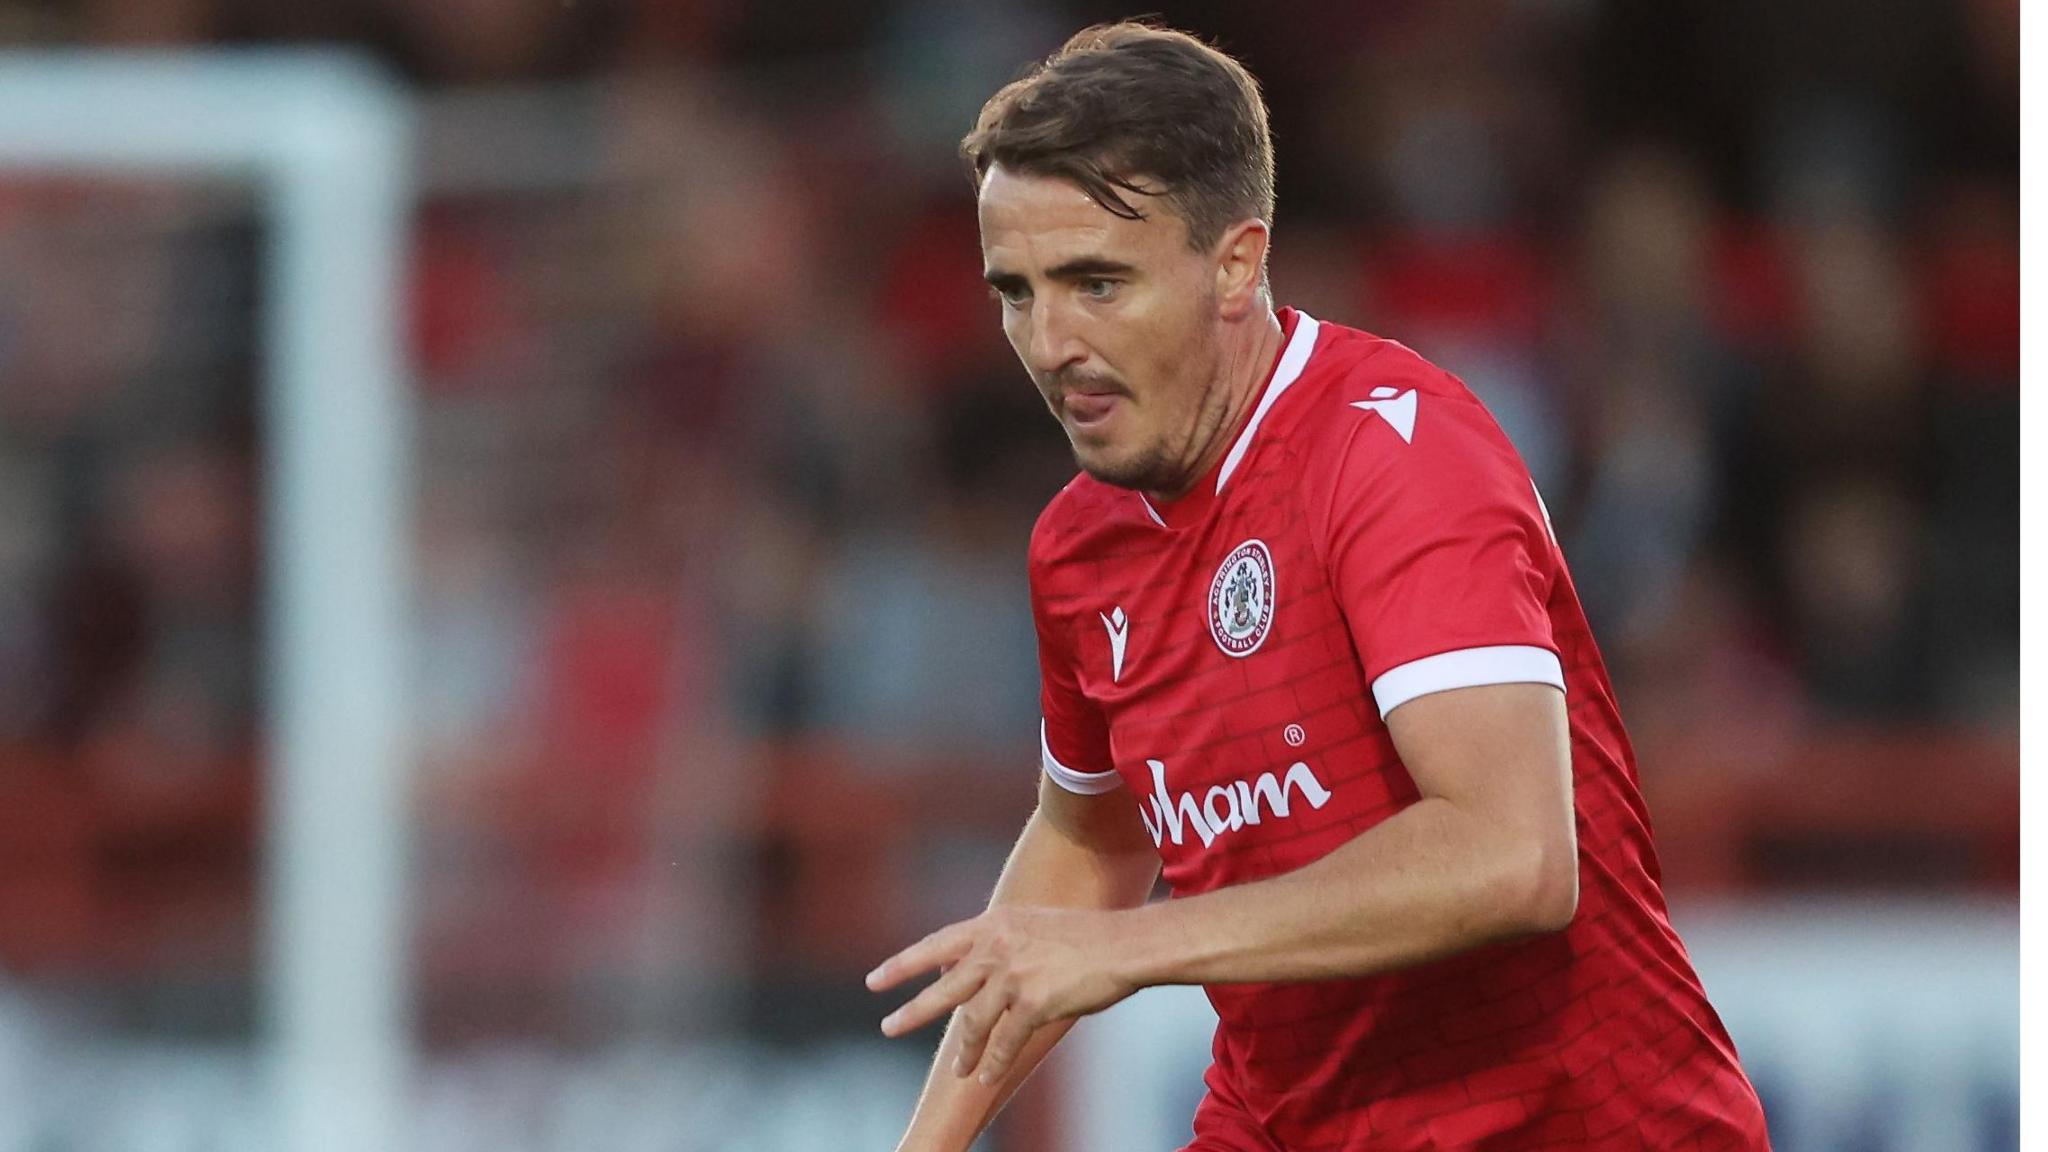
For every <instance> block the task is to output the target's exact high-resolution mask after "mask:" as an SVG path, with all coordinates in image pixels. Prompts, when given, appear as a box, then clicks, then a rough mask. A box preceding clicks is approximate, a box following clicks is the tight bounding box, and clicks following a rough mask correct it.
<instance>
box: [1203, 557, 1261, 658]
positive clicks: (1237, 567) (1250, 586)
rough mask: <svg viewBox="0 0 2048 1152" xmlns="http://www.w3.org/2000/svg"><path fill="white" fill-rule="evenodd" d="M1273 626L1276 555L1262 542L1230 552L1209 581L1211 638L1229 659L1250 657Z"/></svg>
mask: <svg viewBox="0 0 2048 1152" xmlns="http://www.w3.org/2000/svg"><path fill="white" fill-rule="evenodd" d="M1272 627H1273V554H1272V553H1271V552H1269V551H1267V550H1266V544H1265V541H1263V540H1247V541H1245V542H1244V543H1242V544H1239V545H1238V546H1237V547H1236V548H1233V549H1231V552H1230V555H1228V556H1225V557H1224V558H1223V564H1222V566H1221V567H1219V568H1217V569H1216V578H1215V579H1214V580H1211V581H1210V582H1209V635H1211V636H1213V637H1215V638H1216V646H1217V647H1218V648H1221V649H1223V654H1224V655H1226V656H1249V655H1251V654H1252V653H1254V652H1256V651H1258V650H1259V645H1261V644H1263V643H1265V642H1266V633H1267V632H1269V631H1271V630H1272Z"/></svg>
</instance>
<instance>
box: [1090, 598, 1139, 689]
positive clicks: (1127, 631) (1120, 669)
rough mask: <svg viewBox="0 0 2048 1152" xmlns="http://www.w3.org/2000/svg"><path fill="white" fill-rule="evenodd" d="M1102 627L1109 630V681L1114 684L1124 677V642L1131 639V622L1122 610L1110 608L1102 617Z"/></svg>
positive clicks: (1100, 614)
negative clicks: (1107, 613)
mask: <svg viewBox="0 0 2048 1152" xmlns="http://www.w3.org/2000/svg"><path fill="white" fill-rule="evenodd" d="M1096 615H1097V616H1102V613H1100V612H1097V613H1096ZM1102 626H1103V627H1104V628H1107V629H1109V680H1110V683H1112V684H1114V683H1116V682H1117V681H1119V680H1121V679H1123V676H1124V641H1126V640H1128V639H1130V638H1131V622H1130V619H1129V618H1128V617H1126V616H1125V615H1124V610H1123V609H1122V608H1112V609H1110V610H1109V615H1107V616H1102Z"/></svg>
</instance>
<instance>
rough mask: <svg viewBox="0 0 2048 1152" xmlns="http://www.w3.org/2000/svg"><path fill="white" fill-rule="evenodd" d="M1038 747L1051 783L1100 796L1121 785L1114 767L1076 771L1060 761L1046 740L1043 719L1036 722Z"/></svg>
mask: <svg viewBox="0 0 2048 1152" xmlns="http://www.w3.org/2000/svg"><path fill="white" fill-rule="evenodd" d="M1038 749H1039V751H1040V752H1042V753H1043V754H1044V758H1045V774H1046V775H1047V776H1050V777H1052V782H1053V783H1055V784H1057V785H1059V786H1060V787H1062V788H1065V789H1066V790H1067V791H1069V792H1079V793H1080V794H1081V795H1083V796H1100V795H1102V794H1103V793H1104V792H1108V791H1110V790H1111V789H1113V788H1121V787H1123V783H1124V778H1123V777H1121V776H1119V775H1117V774H1116V769H1114V768H1111V769H1110V770H1109V771H1107V772H1076V771H1074V770H1073V769H1072V768H1069V767H1067V766H1066V765H1065V764H1062V763H1060V762H1059V758H1058V757H1057V756H1054V755H1053V754H1052V745H1051V744H1050V743H1048V742H1047V741H1046V738H1045V721H1043V720H1040V721H1039V722H1038Z"/></svg>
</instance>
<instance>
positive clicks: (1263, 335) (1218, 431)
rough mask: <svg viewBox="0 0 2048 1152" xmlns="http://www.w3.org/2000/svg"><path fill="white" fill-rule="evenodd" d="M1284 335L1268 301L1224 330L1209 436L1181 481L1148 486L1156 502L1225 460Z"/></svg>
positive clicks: (1147, 491)
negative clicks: (1217, 400) (1217, 401)
mask: <svg viewBox="0 0 2048 1152" xmlns="http://www.w3.org/2000/svg"><path fill="white" fill-rule="evenodd" d="M1286 339H1287V333H1286V332H1285V330H1283V329H1282V328H1281V327H1280V317H1278V316H1276V315H1274V313H1273V308H1272V305H1270V304H1261V305H1260V306H1259V308H1258V309H1257V310H1256V311H1254V312H1253V313H1252V315H1250V316H1247V317H1245V319H1244V320H1243V321H1242V322H1240V323H1238V324H1233V325H1230V326H1229V327H1228V328H1227V329H1226V330H1225V333H1224V337H1223V340H1224V350H1223V355H1222V357H1221V358H1220V359H1219V362H1218V375H1219V385H1220V387H1221V388H1222V390H1223V400H1222V405H1221V408H1222V410H1221V412H1220V414H1219V415H1218V416H1217V417H1216V418H1215V419H1214V421H1213V422H1211V421H1206V420H1205V421H1204V423H1208V424H1209V428H1208V429H1207V437H1208V438H1207V440H1206V441H1204V442H1203V444H1202V448H1201V452H1200V454H1198V455H1197V456H1196V457H1195V460H1194V463H1193V464H1191V465H1189V467H1188V469H1187V471H1185V472H1183V473H1182V474H1181V475H1182V479H1181V481H1180V482H1179V483H1178V484H1176V485H1175V486H1174V487H1173V488H1172V490H1170V491H1169V490H1167V489H1162V488H1147V489H1145V490H1144V492H1145V495H1146V496H1147V497H1149V498H1151V499H1152V500H1155V501H1160V502H1171V501H1174V500H1178V499H1180V498H1181V497H1182V496H1185V495H1187V493H1188V489H1190V488H1192V487H1194V485H1195V481H1197V480H1199V479H1201V478H1202V477H1204V476H1207V475H1208V474H1209V470H1210V469H1211V468H1214V467H1215V466H1216V464H1217V462H1218V461H1220V460H1222V459H1223V456H1224V454H1225V453H1227V452H1229V451H1230V445H1231V444H1232V443H1233V442H1235V441H1236V439H1237V436H1238V433H1239V432H1240V431H1242V430H1243V428H1244V425H1245V421H1246V420H1247V419H1249V418H1250V416H1251V410H1252V405H1253V404H1255V403H1257V402H1258V392H1259V385H1260V384H1262V383H1264V382H1265V380H1266V378H1267V377H1268V376H1270V375H1271V374H1272V371H1273V362H1274V361H1275V360H1277V359H1279V358H1280V350H1281V346H1282V345H1283V344H1285V343H1286Z"/></svg>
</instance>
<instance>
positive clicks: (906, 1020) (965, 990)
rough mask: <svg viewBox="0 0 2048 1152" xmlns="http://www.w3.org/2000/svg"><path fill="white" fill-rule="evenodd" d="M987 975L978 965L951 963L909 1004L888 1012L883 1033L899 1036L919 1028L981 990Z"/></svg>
mask: <svg viewBox="0 0 2048 1152" xmlns="http://www.w3.org/2000/svg"><path fill="white" fill-rule="evenodd" d="M987 978H988V970H987V969H986V968H983V967H981V966H979V965H974V964H955V965H953V966H951V967H950V968H948V969H946V972H945V975H943V976H940V977H939V978H938V979H937V980H934V981H932V982H931V984H930V985H928V986H926V988H925V990H924V991H922V992H919V993H918V994H917V995H916V996H915V997H913V998H912V999H911V1001H910V1002H909V1003H907V1004H905V1005H903V1007H901V1008H898V1009H896V1010H895V1011H894V1012H891V1013H889V1015H888V1016H887V1017H885V1018H884V1019H883V1020H882V1034H883V1035H884V1036H889V1037H896V1036H902V1035H904V1034H906V1033H910V1032H915V1031H917V1030H918V1029H919V1028H922V1027H924V1026H925V1025H927V1024H929V1023H931V1022H932V1021H934V1020H937V1019H938V1018H939V1017H941V1016H944V1015H945V1014H946V1013H948V1012H951V1011H952V1010H953V1009H954V1008H956V1007H958V1006H959V1005H960V1004H961V1003H962V1002H963V1001H965V1000H966V999H967V998H968V997H970V996H972V995H974V994H975V993H976V992H979V991H981V986H982V983H983V982H984V981H985V980H986V979H987Z"/></svg>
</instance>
